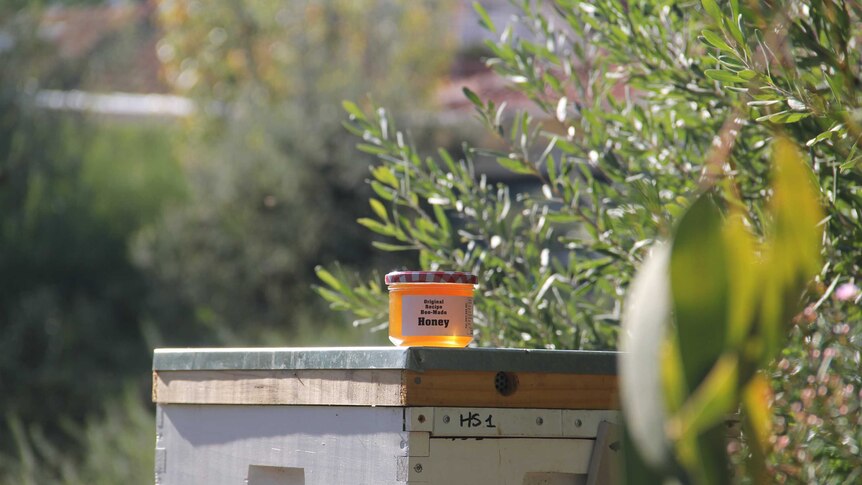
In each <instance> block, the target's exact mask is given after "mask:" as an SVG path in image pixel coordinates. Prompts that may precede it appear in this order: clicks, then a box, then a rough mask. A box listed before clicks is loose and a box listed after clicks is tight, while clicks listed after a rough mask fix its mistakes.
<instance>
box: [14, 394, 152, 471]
mask: <svg viewBox="0 0 862 485" xmlns="http://www.w3.org/2000/svg"><path fill="white" fill-rule="evenodd" d="M104 408H105V409H104V412H100V413H94V414H92V415H90V416H88V418H87V421H86V422H85V423H83V424H78V423H76V422H73V421H71V420H68V421H66V422H65V423H64V425H65V426H66V427H67V428H69V431H70V432H69V435H71V436H74V440H73V441H72V443H71V446H73V447H74V448H75V449H79V450H86V453H85V454H84V456H83V457H79V456H78V455H77V454H75V453H69V452H68V451H67V450H65V449H64V447H63V446H59V445H58V443H57V442H56V441H55V440H54V439H52V438H51V436H50V435H51V434H50V433H46V432H45V430H44V429H43V428H42V427H41V426H40V425H39V424H38V423H25V422H23V421H21V420H20V418H17V417H16V416H14V415H12V416H9V417H7V421H8V425H9V429H10V432H11V435H12V438H13V440H14V441H15V447H16V453H15V455H14V456H3V455H0V481H2V482H3V483H18V484H24V485H37V484H46V483H64V484H68V485H78V484H81V485H83V484H104V485H113V484H117V483H127V484H132V483H141V484H143V483H148V482H150V481H152V475H153V466H154V458H153V449H154V447H155V440H154V434H153V429H155V425H156V423H155V419H154V417H153V414H152V411H151V409H150V408H149V406H148V405H145V404H144V401H143V399H142V396H141V395H140V394H139V393H136V392H133V391H132V390H131V389H127V390H125V391H124V392H123V393H122V394H121V395H119V396H118V397H117V398H112V399H111V400H109V401H108V402H107V403H106V404H105V406H104Z"/></svg>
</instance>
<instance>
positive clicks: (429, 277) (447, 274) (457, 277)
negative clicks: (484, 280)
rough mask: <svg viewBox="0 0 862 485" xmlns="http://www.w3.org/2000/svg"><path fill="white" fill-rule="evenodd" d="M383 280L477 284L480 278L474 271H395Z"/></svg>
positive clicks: (392, 281) (388, 282) (389, 282)
mask: <svg viewBox="0 0 862 485" xmlns="http://www.w3.org/2000/svg"><path fill="white" fill-rule="evenodd" d="M383 281H384V282H386V284H387V285H391V284H392V283H463V284H470V285H475V284H476V283H478V282H479V278H478V277H477V276H476V275H474V274H472V273H462V272H460V271H393V272H391V273H389V274H387V275H386V276H385V277H384V278H383Z"/></svg>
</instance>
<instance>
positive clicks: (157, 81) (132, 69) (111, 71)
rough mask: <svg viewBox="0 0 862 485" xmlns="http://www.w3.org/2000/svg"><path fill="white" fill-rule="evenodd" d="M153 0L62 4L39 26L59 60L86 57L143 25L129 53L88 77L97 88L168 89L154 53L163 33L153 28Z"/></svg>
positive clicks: (94, 71) (115, 89) (48, 13)
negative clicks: (98, 3) (52, 45)
mask: <svg viewBox="0 0 862 485" xmlns="http://www.w3.org/2000/svg"><path fill="white" fill-rule="evenodd" d="M154 12H155V4H154V3H153V2H146V3H142V4H132V3H129V4H106V5H94V6H76V7H60V6H54V7H51V8H48V9H46V11H45V13H44V14H43V16H42V22H41V25H40V30H41V33H42V35H44V36H45V37H46V38H47V39H48V40H49V41H52V42H54V43H55V44H56V45H57V49H58V53H59V55H60V57H61V58H64V59H68V60H79V59H86V58H88V57H89V56H90V55H92V54H93V53H94V52H96V51H99V50H100V48H101V47H103V46H105V45H106V44H108V45H110V42H112V41H113V40H114V39H115V38H116V36H119V35H123V34H124V33H128V32H129V31H131V30H134V29H139V31H140V32H141V36H139V37H137V38H135V43H134V44H133V45H131V47H130V50H131V52H128V53H125V52H124V53H123V56H122V59H120V61H121V62H114V60H111V59H108V60H106V62H104V63H102V64H101V65H100V66H99V69H98V70H96V69H93V70H92V71H93V72H91V73H89V74H90V78H89V79H88V81H89V83H88V84H92V86H87V87H86V88H87V89H94V90H98V91H123V92H135V93H168V92H170V91H171V90H170V87H169V86H168V85H167V84H166V83H165V82H164V80H163V79H162V77H161V64H160V62H159V59H158V57H157V56H156V43H157V42H158V40H159V37H160V33H159V32H158V30H157V29H156V28H153V27H152V26H153V25H154V23H153V22H152V16H153V15H154Z"/></svg>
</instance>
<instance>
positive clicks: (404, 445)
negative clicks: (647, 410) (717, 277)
mask: <svg viewBox="0 0 862 485" xmlns="http://www.w3.org/2000/svg"><path fill="white" fill-rule="evenodd" d="M153 401H154V402H155V403H156V404H157V420H156V426H157V441H156V470H155V471H156V483H158V484H166V485H173V484H196V483H201V484H214V485H220V484H228V483H231V484H244V483H247V484H249V485H274V484H280V485H336V484H349V485H364V484H367V485H381V484H382V485H387V484H392V485H401V484H437V483H439V484H444V485H460V484H464V485H480V484H486V483H487V484H494V485H497V484H511V485H538V484H550V485H569V484H583V483H590V482H591V483H606V482H607V481H608V480H610V479H611V478H612V475H613V473H614V470H613V469H611V467H610V466H609V463H610V462H609V461H608V460H609V459H610V457H611V455H612V454H613V453H612V451H614V450H616V449H618V446H617V444H616V442H615V438H614V434H613V425H612V424H610V423H616V422H617V421H618V419H619V418H618V414H617V412H616V411H615V409H616V407H617V382H616V354H615V353H611V352H582V351H551V350H518V349H443V348H427V347H411V348H395V347H386V348H377V347H356V348H258V349H157V350H156V351H155V355H154V359H153ZM597 440H598V442H599V443H598V445H597ZM603 446H610V448H607V449H605V448H603ZM594 449H595V450H599V452H594ZM609 450H610V451H609ZM597 480H598V481H597ZM588 481H589V482H588Z"/></svg>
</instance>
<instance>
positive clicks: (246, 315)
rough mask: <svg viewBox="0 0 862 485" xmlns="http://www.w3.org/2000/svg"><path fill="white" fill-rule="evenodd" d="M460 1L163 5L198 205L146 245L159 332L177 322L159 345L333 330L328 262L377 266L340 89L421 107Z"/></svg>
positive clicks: (166, 51)
mask: <svg viewBox="0 0 862 485" xmlns="http://www.w3.org/2000/svg"><path fill="white" fill-rule="evenodd" d="M451 6H452V4H451V3H450V2H430V1H429V2H410V3H409V4H408V3H405V2H390V1H384V2H380V1H326V0H320V1H310V2H295V3H272V4H269V3H265V2H264V3H261V2H233V1H216V2H208V3H202V2H196V1H184V0H164V1H161V2H160V3H159V18H160V20H161V25H162V27H163V29H164V31H165V37H164V38H163V39H162V41H161V42H160V43H159V45H158V54H159V57H160V58H161V59H162V61H163V62H164V64H165V68H166V74H167V77H168V79H169V80H170V81H171V82H172V83H173V85H174V86H175V87H176V88H177V89H178V90H179V92H181V93H186V94H188V95H190V96H192V97H193V98H194V99H195V100H196V101H197V105H198V108H199V110H198V113H197V114H196V115H195V117H194V119H193V120H190V123H189V126H188V128H189V129H188V131H187V133H188V135H189V142H188V143H186V144H185V146H184V147H183V155H182V157H183V160H184V165H185V167H186V169H187V173H188V176H189V180H190V184H191V187H192V195H191V198H192V199H191V203H190V204H188V205H186V206H184V207H177V208H175V209H172V210H171V211H170V212H169V213H168V214H166V216H165V218H164V221H163V223H162V224H161V225H159V226H157V227H154V228H153V229H152V230H150V231H149V232H148V233H146V234H144V235H143V236H142V237H141V238H140V240H139V244H138V245H137V249H136V258H137V261H138V262H139V264H140V265H141V267H143V268H145V269H146V271H147V273H148V274H149V275H150V276H151V281H152V282H153V290H154V296H153V298H152V301H151V305H150V308H151V309H152V314H151V318H150V320H149V321H150V322H152V325H151V328H152V329H153V335H160V333H159V332H160V330H159V329H170V330H171V335H170V336H168V335H166V334H161V336H160V337H157V338H158V342H165V341H172V342H175V343H176V342H177V341H178V339H182V338H183V337H182V336H181V335H182V332H183V330H182V329H183V328H186V329H190V328H199V329H205V330H206V332H209V334H210V335H211V337H210V338H211V341H212V342H225V341H229V340H231V339H237V338H238V339H242V340H243V341H245V342H249V341H258V342H259V341H261V339H266V342H267V343H270V344H272V343H274V342H283V341H285V339H287V338H289V337H288V333H285V330H286V329H293V332H294V334H293V336H294V337H295V331H296V329H297V328H300V329H301V328H305V331H306V332H313V331H316V330H315V329H316V328H319V327H320V324H321V323H322V321H325V320H326V318H327V317H323V316H322V315H321V308H322V307H321V306H320V304H319V302H318V301H317V300H316V299H315V298H314V296H313V293H311V292H310V290H309V284H310V282H311V281H312V279H313V277H314V273H313V267H314V264H315V262H317V261H321V260H329V259H334V258H339V259H342V260H343V261H345V262H346V263H347V264H350V265H355V266H359V267H366V268H367V267H369V266H370V265H371V263H372V261H371V258H372V257H373V256H372V253H371V252H370V251H369V248H368V244H367V242H366V241H367V237H366V236H365V235H364V234H363V233H362V232H361V231H359V230H357V228H356V227H355V226H354V225H353V224H352V223H351V221H352V220H354V219H355V218H356V217H357V216H358V214H359V210H360V208H361V207H362V206H363V205H364V204H365V202H364V201H365V200H367V192H366V189H365V188H364V185H363V184H361V181H362V179H363V178H364V176H365V174H366V173H367V172H366V170H367V166H368V164H369V162H368V161H367V159H365V158H364V157H361V156H357V155H356V154H355V153H353V152H352V150H351V146H352V142H351V141H350V140H348V139H347V138H346V137H345V135H344V133H343V130H342V127H341V117H340V110H339V105H340V102H341V99H343V98H345V97H352V98H356V97H363V96H365V95H367V94H368V93H371V92H373V93H381V94H380V98H381V100H384V101H385V102H386V103H387V104H391V105H393V106H395V107H397V108H398V109H405V110H406V109H408V108H409V109H411V110H423V109H424V107H425V106H426V103H427V100H428V94H429V91H430V89H431V88H432V87H433V86H434V85H435V83H436V82H437V80H438V79H439V78H440V76H441V75H442V73H443V72H444V70H445V69H446V68H447V66H448V61H449V59H450V56H451V54H450V51H451V49H450V47H449V46H450V43H451V38H450V35H451V34H452V32H451V30H450V29H449V28H448V27H447V25H448V21H447V17H448V16H449V15H451V12H450V10H451ZM380 261H386V260H380V259H379V258H378V262H380ZM388 261H390V262H391V261H397V259H395V260H393V259H392V258H389V260H388ZM381 264H389V263H381ZM199 333H200V332H198V334H199Z"/></svg>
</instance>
